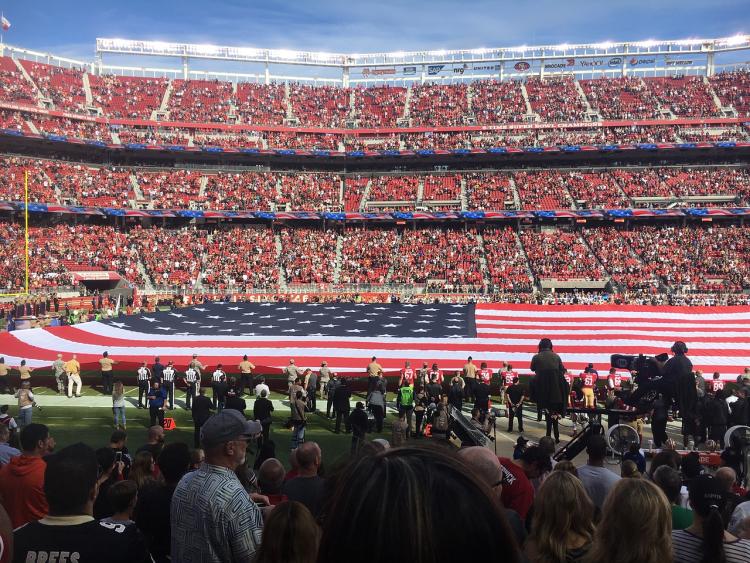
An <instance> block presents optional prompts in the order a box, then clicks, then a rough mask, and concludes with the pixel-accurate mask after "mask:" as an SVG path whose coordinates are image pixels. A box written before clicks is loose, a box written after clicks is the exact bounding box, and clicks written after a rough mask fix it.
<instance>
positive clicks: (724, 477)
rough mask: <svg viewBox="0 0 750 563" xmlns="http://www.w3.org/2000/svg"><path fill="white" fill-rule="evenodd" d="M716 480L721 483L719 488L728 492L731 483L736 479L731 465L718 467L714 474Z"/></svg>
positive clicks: (730, 488)
mask: <svg viewBox="0 0 750 563" xmlns="http://www.w3.org/2000/svg"><path fill="white" fill-rule="evenodd" d="M714 477H715V478H716V480H717V481H718V482H719V483H720V484H721V488H722V489H723V490H724V491H726V492H729V491H731V490H732V485H734V483H735V481H737V473H735V471H734V469H732V468H731V467H720V468H719V469H717V470H716V473H715V474H714Z"/></svg>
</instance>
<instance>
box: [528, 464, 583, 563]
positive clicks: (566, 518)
mask: <svg viewBox="0 0 750 563" xmlns="http://www.w3.org/2000/svg"><path fill="white" fill-rule="evenodd" d="M593 518H594V503H592V502H591V499H590V498H589V495H588V494H587V493H586V489H584V488H583V485H582V484H581V481H580V480H579V479H578V478H577V477H576V476H574V475H573V474H572V473H569V472H567V471H564V470H563V471H553V472H552V473H550V474H549V475H548V476H547V478H546V479H545V480H544V483H542V486H541V487H540V488H539V492H538V493H537V495H536V498H535V499H534V516H533V519H532V523H531V535H530V536H529V540H531V541H533V542H534V546H535V548H536V557H535V558H534V560H535V561H537V562H543V563H564V562H565V560H566V552H567V550H568V543H569V541H570V540H571V535H572V534H575V535H577V536H580V537H582V538H584V539H585V540H586V543H590V542H591V539H592V537H593V534H594V523H593Z"/></svg>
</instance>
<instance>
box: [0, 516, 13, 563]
mask: <svg viewBox="0 0 750 563" xmlns="http://www.w3.org/2000/svg"><path fill="white" fill-rule="evenodd" d="M12 557H13V526H12V525H11V523H10V517H9V516H8V513H7V512H6V511H5V509H4V508H3V505H2V504H0V561H2V563H10V561H11V558H12Z"/></svg>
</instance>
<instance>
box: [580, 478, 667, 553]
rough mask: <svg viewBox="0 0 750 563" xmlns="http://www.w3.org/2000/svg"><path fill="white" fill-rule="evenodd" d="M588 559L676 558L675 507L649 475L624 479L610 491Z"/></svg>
mask: <svg viewBox="0 0 750 563" xmlns="http://www.w3.org/2000/svg"><path fill="white" fill-rule="evenodd" d="M584 561H585V562H586V563H600V562H601V561H607V562H608V563H663V562H664V561H672V510H671V508H670V505H669V501H668V500H667V497H666V496H665V495H664V493H663V492H662V490H661V489H660V488H659V487H657V486H656V485H654V484H653V483H652V482H650V481H647V480H646V479H621V480H620V481H619V482H618V483H617V485H615V487H614V488H613V489H612V490H611V491H610V492H609V494H608V495H607V499H606V500H605V501H604V506H603V507H602V519H601V521H600V522H599V527H598V528H597V534H596V537H595V539H594V544H593V545H592V546H591V550H590V551H589V552H588V554H587V556H586V558H585V559H584Z"/></svg>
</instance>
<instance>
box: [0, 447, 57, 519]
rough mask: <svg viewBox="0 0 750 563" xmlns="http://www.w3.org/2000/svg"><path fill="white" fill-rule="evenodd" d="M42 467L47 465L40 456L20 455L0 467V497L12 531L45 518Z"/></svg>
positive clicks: (44, 467) (45, 501)
mask: <svg viewBox="0 0 750 563" xmlns="http://www.w3.org/2000/svg"><path fill="white" fill-rule="evenodd" d="M46 468H47V463H46V462H45V461H44V460H43V459H42V458H41V457H32V456H27V455H24V454H21V455H19V456H16V457H14V458H11V460H10V463H8V464H6V465H4V466H2V467H1V468H0V495H2V498H3V506H4V507H5V510H6V511H7V512H8V516H10V521H11V523H12V524H13V529H14V530H15V529H16V528H18V527H19V526H23V525H24V524H27V523H29V522H33V521H34V520H39V519H40V518H44V517H45V516H46V515H47V512H48V511H49V507H48V506H47V497H46V496H45V495H44V470H45V469H46Z"/></svg>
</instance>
